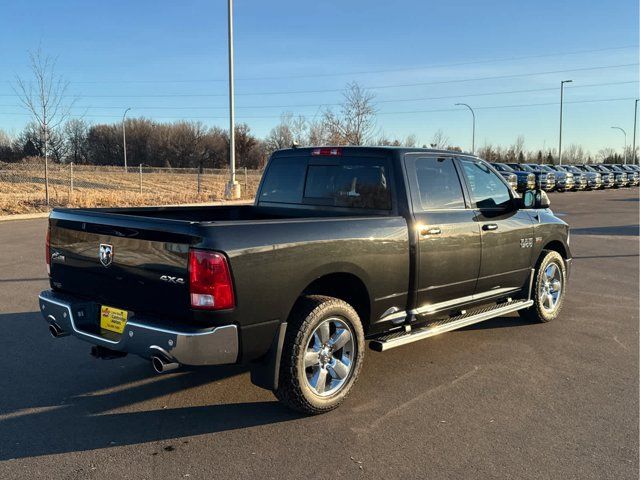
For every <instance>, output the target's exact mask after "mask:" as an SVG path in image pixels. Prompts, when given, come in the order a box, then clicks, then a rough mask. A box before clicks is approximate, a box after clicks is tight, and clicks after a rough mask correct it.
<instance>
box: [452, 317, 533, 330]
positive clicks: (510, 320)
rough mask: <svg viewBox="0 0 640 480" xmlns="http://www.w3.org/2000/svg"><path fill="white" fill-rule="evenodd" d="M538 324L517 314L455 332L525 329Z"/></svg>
mask: <svg viewBox="0 0 640 480" xmlns="http://www.w3.org/2000/svg"><path fill="white" fill-rule="evenodd" d="M536 323H538V322H535V321H533V320H527V319H526V318H522V317H521V316H520V315H518V314H517V313H515V314H514V315H513V316H510V317H496V318H491V319H489V320H485V321H484V322H480V323H475V324H473V325H469V326H468V327H464V328H460V329H459V330H454V331H453V333H455V332H464V331H467V330H490V329H494V328H512V327H523V326H525V325H534V324H536Z"/></svg>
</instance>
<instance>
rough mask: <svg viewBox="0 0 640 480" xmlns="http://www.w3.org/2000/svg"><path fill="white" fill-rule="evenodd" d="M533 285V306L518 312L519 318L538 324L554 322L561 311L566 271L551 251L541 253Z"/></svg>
mask: <svg viewBox="0 0 640 480" xmlns="http://www.w3.org/2000/svg"><path fill="white" fill-rule="evenodd" d="M535 275H536V276H535V278H534V283H533V288H534V291H533V296H532V300H533V305H532V306H531V307H529V308H527V309H526V310H520V311H519V313H520V316H522V317H524V318H526V319H528V320H533V321H538V322H550V321H551V320H555V319H556V318H557V317H558V316H559V315H560V311H561V310H562V304H563V301H564V295H565V287H566V280H567V269H566V266H565V263H564V259H563V258H562V256H561V255H560V254H559V253H558V252H556V251H553V250H547V251H544V252H543V255H542V256H541V258H540V261H539V262H538V266H537V268H536V273H535Z"/></svg>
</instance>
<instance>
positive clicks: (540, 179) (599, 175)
mask: <svg viewBox="0 0 640 480" xmlns="http://www.w3.org/2000/svg"><path fill="white" fill-rule="evenodd" d="M492 165H493V167H494V168H495V169H496V170H497V171H498V172H499V173H500V174H501V175H502V176H503V177H504V178H505V179H506V180H507V182H509V184H510V185H511V187H512V188H514V189H515V190H516V191H518V192H524V191H526V190H532V189H534V188H537V189H540V190H544V191H546V192H550V191H553V190H555V191H558V192H566V191H570V190H600V189H604V188H621V187H637V186H638V185H640V166H638V165H618V164H603V163H598V164H593V165H577V164H570V165H538V164H536V163H492Z"/></svg>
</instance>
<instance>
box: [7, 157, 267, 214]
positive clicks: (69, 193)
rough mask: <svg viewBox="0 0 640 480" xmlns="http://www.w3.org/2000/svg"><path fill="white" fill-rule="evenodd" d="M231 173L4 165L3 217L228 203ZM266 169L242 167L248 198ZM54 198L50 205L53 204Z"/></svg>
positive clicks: (240, 175) (239, 172) (240, 179)
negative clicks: (53, 210) (88, 209)
mask: <svg viewBox="0 0 640 480" xmlns="http://www.w3.org/2000/svg"><path fill="white" fill-rule="evenodd" d="M229 175H230V172H229V170H228V169H210V168H205V169H197V168H157V167H146V166H144V165H139V166H137V167H129V168H128V169H127V170H125V169H124V168H123V167H111V166H95V165H74V164H73V163H68V164H58V163H49V166H48V172H47V174H46V175H45V167H44V162H29V163H2V162H0V215H6V214H15V213H31V212H38V211H47V210H48V209H49V208H50V207H56V206H65V207H66V206H68V207H116V206H137V205H177V204H187V203H205V202H210V201H214V200H223V199H224V192H225V186H226V184H227V182H228V181H229ZM261 176H262V171H261V170H247V169H245V168H240V169H238V170H237V171H236V180H237V181H238V182H239V183H240V185H241V187H242V198H243V199H246V200H250V199H252V198H253V197H254V195H255V192H256V189H257V187H258V183H259V182H260V178H261ZM47 196H48V200H49V202H48V204H47Z"/></svg>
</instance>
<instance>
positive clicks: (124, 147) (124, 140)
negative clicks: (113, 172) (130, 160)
mask: <svg viewBox="0 0 640 480" xmlns="http://www.w3.org/2000/svg"><path fill="white" fill-rule="evenodd" d="M129 110H131V107H129V108H127V109H126V110H125V111H124V114H123V115H122V151H123V152H124V171H125V172H126V171H127V131H126V129H125V127H124V117H126V116H127V112H128V111H129Z"/></svg>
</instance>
